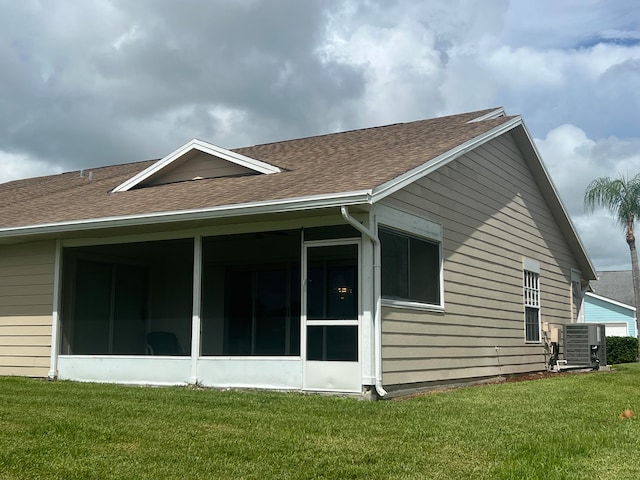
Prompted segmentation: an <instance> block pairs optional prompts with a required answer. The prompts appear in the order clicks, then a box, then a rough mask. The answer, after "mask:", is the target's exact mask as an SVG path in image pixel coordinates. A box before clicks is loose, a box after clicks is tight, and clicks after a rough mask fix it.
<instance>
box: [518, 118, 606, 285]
mask: <svg viewBox="0 0 640 480" xmlns="http://www.w3.org/2000/svg"><path fill="white" fill-rule="evenodd" d="M520 126H521V127H522V131H523V132H524V133H525V135H526V136H527V140H528V141H529V144H530V145H531V148H532V149H533V153H534V155H535V157H536V161H537V163H538V165H539V166H540V168H541V170H542V172H543V174H544V176H545V180H546V182H547V184H548V185H549V186H550V187H551V190H552V192H553V195H554V196H555V200H556V201H557V202H558V206H559V207H560V209H561V210H562V215H563V216H564V218H565V219H566V220H567V224H568V225H569V228H570V229H571V232H572V233H573V236H574V237H575V239H576V242H577V243H578V247H579V248H580V249H581V251H582V254H583V255H584V258H585V259H586V261H587V264H588V265H589V268H590V269H591V272H589V273H591V274H592V275H593V277H594V278H597V274H596V267H595V266H594V265H593V263H592V262H591V258H589V255H588V254H587V249H586V248H585V247H584V244H583V243H582V240H581V239H580V235H578V231H577V230H576V227H575V225H574V224H573V221H572V220H571V217H570V216H569V212H567V209H566V207H565V206H564V203H563V202H562V199H561V198H560V195H559V194H558V189H557V188H556V186H555V184H554V183H553V180H551V176H550V175H549V171H548V170H547V167H546V166H545V165H544V162H543V161H542V156H541V155H540V152H539V151H538V147H537V146H536V143H535V142H534V141H533V137H532V136H531V133H530V132H529V129H528V128H527V126H526V125H525V124H524V122H520Z"/></svg>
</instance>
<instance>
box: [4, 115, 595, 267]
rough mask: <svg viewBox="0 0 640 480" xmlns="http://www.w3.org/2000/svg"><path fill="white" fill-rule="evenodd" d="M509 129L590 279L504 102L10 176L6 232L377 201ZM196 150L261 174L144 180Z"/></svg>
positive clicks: (522, 130) (529, 144) (517, 120)
mask: <svg viewBox="0 0 640 480" xmlns="http://www.w3.org/2000/svg"><path fill="white" fill-rule="evenodd" d="M505 132H512V133H513V136H514V139H515V140H516V142H517V143H518V145H519V146H520V148H521V150H522V152H523V155H524V156H525V159H526V160H527V162H528V163H529V165H530V167H531V169H532V172H533V174H534V176H535V178H536V181H537V182H538V185H539V186H540V188H541V191H542V193H543V195H545V198H546V199H547V201H548V202H549V205H550V208H551V209H552V211H553V212H554V215H555V216H556V218H557V219H558V223H559V224H560V228H561V229H562V231H563V233H564V234H565V237H567V239H568V242H569V244H570V245H571V247H572V249H574V251H577V252H579V253H578V256H579V257H581V259H582V260H581V261H580V260H579V261H580V262H581V266H582V268H583V271H584V273H585V275H586V276H587V277H586V278H591V276H592V275H595V271H594V270H593V267H592V265H591V263H590V261H589V259H588V257H587V255H586V253H585V252H584V248H583V246H582V244H581V243H580V240H579V238H578V236H577V234H576V232H575V229H574V227H573V225H572V223H571V221H570V219H569V217H568V215H567V213H566V211H565V209H564V206H563V205H562V202H561V201H560V199H559V197H558V194H557V192H556V190H555V187H554V186H553V183H552V182H551V180H550V178H549V176H548V173H547V171H546V169H545V168H544V166H543V164H542V162H541V160H540V158H539V154H538V152H537V150H536V148H535V145H534V144H533V141H532V140H531V137H530V135H529V133H528V131H527V130H526V127H525V126H524V123H523V122H522V118H521V117H520V116H506V115H505V114H504V110H503V109H501V108H497V109H496V108H494V109H487V110H480V111H475V112H469V113H464V114H459V115H451V116H445V117H439V118H433V119H429V120H421V121H415V122H409V123H398V124H394V125H388V126H383V127H374V128H366V129H362V130H353V131H348V132H342V133H334V134H328V135H321V136H316V137H309V138H301V139H295V140H288V141H282V142H276V143H269V144H264V145H256V146H252V147H245V148H238V149H233V150H225V149H223V148H220V147H216V146H215V145H211V144H207V143H206V142H202V141H199V140H193V141H191V142H190V143H188V144H187V145H185V146H183V147H181V148H179V149H178V150H176V151H175V152H172V153H171V154H169V155H168V156H167V157H165V158H163V159H160V160H150V161H146V162H137V163H126V164H120V165H112V166H107V167H101V168H94V169H91V170H90V171H84V172H79V171H75V172H68V173H63V174H59V175H52V176H46V177H38V178H32V179H26V180H18V181H13V182H8V183H5V184H2V185H0V237H4V238H8V237H13V236H24V235H35V234H41V233H52V232H60V231H67V232H69V231H78V230H83V229H89V228H102V227H106V226H114V227H115V226H123V225H133V224H150V223H162V222H174V221H180V220H191V219H194V220H195V219H206V218H214V217H221V216H231V215H241V214H248V213H261V212H282V211H291V210H300V209H309V208H321V207H329V206H341V205H356V204H371V203H374V202H376V201H378V200H380V199H382V198H384V197H385V196H386V195H389V194H391V193H393V192H395V191H397V190H398V189H400V188H402V187H403V186H405V185H407V184H408V183H410V182H412V181H415V180H416V179H418V178H420V177H421V176H424V175H427V174H428V173H430V172H431V171H433V170H435V169H437V168H438V167H440V166H442V165H444V164H446V163H447V162H449V161H451V160H453V159H455V158H457V157H458V156H460V155H462V154H464V153H466V152H467V151H469V150H471V149H473V148H475V147H477V146H479V145H481V144H482V143H484V142H486V141H489V140H491V139H492V138H495V137H497V136H499V135H501V134H503V133H505ZM196 148H197V149H199V150H200V151H204V152H206V153H209V154H212V155H214V156H216V157H218V158H223V159H225V160H228V161H230V162H235V163H237V164H239V165H240V164H241V165H243V166H246V167H249V168H250V169H251V170H253V171H255V174H253V175H247V176H242V175H236V176H226V177H218V178H203V179H197V180H195V179H194V180H193V181H180V182H175V183H165V184H159V185H153V186H146V187H145V186H144V181H145V179H146V178H148V177H149V176H150V175H152V176H157V175H159V174H161V173H162V169H163V168H171V165H172V164H175V163H179V162H175V161H176V159H177V158H179V157H180V155H182V153H181V152H187V153H188V152H189V151H190V150H193V149H196ZM174 162H175V163H174ZM114 190H115V191H114ZM591 272H592V273H591ZM594 278H595V277H594Z"/></svg>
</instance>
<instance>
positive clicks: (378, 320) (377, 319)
mask: <svg viewBox="0 0 640 480" xmlns="http://www.w3.org/2000/svg"><path fill="white" fill-rule="evenodd" d="M340 213H341V214H342V218H344V219H345V220H346V221H347V222H348V223H349V224H351V226H352V227H353V228H355V229H356V230H358V231H359V232H360V233H362V234H363V235H365V236H366V237H368V238H369V239H370V240H371V242H373V298H374V300H375V308H374V310H373V312H374V313H373V325H374V342H373V344H374V359H375V362H374V363H375V377H376V384H375V386H376V392H377V393H378V395H380V397H384V396H385V395H386V394H387V391H386V390H385V389H384V388H383V387H382V304H381V301H380V298H381V284H382V283H381V282H382V277H381V274H380V239H379V238H378V235H376V234H375V233H374V232H372V231H371V230H369V229H368V228H366V227H365V226H364V225H362V224H361V223H360V222H358V221H357V220H356V219H355V218H353V217H352V216H351V215H349V208H348V207H345V206H342V207H340Z"/></svg>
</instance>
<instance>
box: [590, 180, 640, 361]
mask: <svg viewBox="0 0 640 480" xmlns="http://www.w3.org/2000/svg"><path fill="white" fill-rule="evenodd" d="M584 206H585V209H586V210H587V211H588V212H593V211H594V209H595V207H596V206H603V207H604V208H605V209H607V210H608V211H609V213H611V215H613V218H614V219H615V220H616V222H617V223H619V224H620V226H622V228H624V229H625V230H626V233H625V236H626V240H627V245H629V252H630V253H631V278H632V279H633V296H634V299H635V306H636V332H640V330H638V325H639V323H638V313H637V312H638V310H639V309H640V270H638V252H637V251H636V237H635V234H634V232H633V225H634V222H635V219H636V218H638V216H640V174H638V175H636V176H635V177H633V178H626V177H625V176H624V175H620V176H619V177H618V178H616V179H614V180H612V179H610V178H609V177H601V178H596V179H595V180H593V181H592V182H591V183H590V184H589V185H588V186H587V189H586V191H585V193H584ZM638 357H639V358H640V342H639V343H638Z"/></svg>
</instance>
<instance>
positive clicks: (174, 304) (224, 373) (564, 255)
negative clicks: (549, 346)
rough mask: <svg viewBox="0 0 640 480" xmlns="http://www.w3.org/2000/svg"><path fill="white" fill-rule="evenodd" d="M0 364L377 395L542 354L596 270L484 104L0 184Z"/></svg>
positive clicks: (154, 380)
mask: <svg viewBox="0 0 640 480" xmlns="http://www.w3.org/2000/svg"><path fill="white" fill-rule="evenodd" d="M0 199H1V201H0V280H1V282H2V283H1V284H0V374H2V375H25V376H33V377H47V376H48V377H50V378H59V379H72V380H81V381H96V382H120V383H140V384H188V383H192V384H193V383H198V384H201V385H205V386H215V387H251V388H270V389H294V390H309V391H330V392H352V393H358V394H359V393H366V392H373V394H374V395H375V394H377V395H385V394H386V393H387V392H394V391H400V390H405V389H412V388H423V387H428V386H430V385H437V384H438V383H443V382H444V383H446V382H462V381H476V380H480V379H484V378H488V377H493V376H496V375H504V374H516V373H521V372H531V371H539V370H543V369H544V368H545V361H546V358H547V353H548V352H547V350H546V347H545V342H544V340H545V338H546V337H545V336H546V334H547V332H548V330H549V328H550V325H553V324H564V323H568V322H575V321H576V318H577V316H578V312H579V311H580V308H581V306H582V300H583V296H584V292H585V290H586V289H587V287H588V283H589V281H590V280H593V279H595V271H594V268H593V266H592V264H591V262H590V260H589V258H588V256H587V254H586V253H585V250H584V248H583V245H582V244H581V242H580V239H579V237H578V235H577V234H576V231H575V229H574V227H573V225H572V223H571V221H570V219H569V217H568V215H567V212H566V210H565V209H564V207H563V204H562V202H561V201H560V199H559V197H558V194H557V191H556V190H555V188H554V186H553V183H552V182H551V179H550V178H549V174H548V172H547V170H546V169H545V167H544V165H543V163H542V161H541V158H540V156H539V154H538V152H537V150H536V148H535V146H534V144H533V141H532V139H531V136H530V134H529V132H528V130H527V128H526V126H525V124H524V123H523V120H522V118H521V117H520V116H507V115H506V114H505V112H504V110H503V109H501V108H497V109H490V110H483V111H476V112H470V113H464V114H460V115H453V116H446V117H441V118H434V119H429V120H423V121H415V122H410V123H401V124H394V125H388V126H384V127H377V128H368V129H363V130H355V131H348V132H343V133H335V134H329V135H323V136H317V137H311V138H302V139H296V140H290V141H283V142H277V143H271V144H266V145H257V146H252V147H247V148H240V149H234V150H227V149H224V148H220V147H218V146H215V145H212V144H209V143H206V142H203V141H199V140H193V141H191V142H189V143H187V144H186V145H184V146H182V147H180V148H179V149H177V150H175V151H174V152H172V153H170V154H168V155H167V156H166V157H164V158H162V159H160V160H157V161H146V162H139V163H128V164H121V165H112V166H107V167H102V168H95V169H92V170H91V171H76V172H69V173H63V174H60V175H52V176H47V177H41V178H32V179H27V180H19V181H14V182H9V183H5V184H3V185H0Z"/></svg>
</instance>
